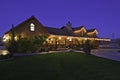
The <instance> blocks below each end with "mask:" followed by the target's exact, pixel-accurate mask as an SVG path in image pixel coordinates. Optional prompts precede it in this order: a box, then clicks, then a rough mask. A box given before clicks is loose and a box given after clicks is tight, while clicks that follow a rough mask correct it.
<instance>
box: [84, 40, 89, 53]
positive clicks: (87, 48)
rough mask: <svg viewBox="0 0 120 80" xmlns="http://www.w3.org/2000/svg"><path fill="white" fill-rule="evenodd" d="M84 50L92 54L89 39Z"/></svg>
mask: <svg viewBox="0 0 120 80" xmlns="http://www.w3.org/2000/svg"><path fill="white" fill-rule="evenodd" d="M83 50H84V52H85V53H86V54H90V52H91V45H90V41H89V40H87V41H86V42H85V45H84V49H83Z"/></svg>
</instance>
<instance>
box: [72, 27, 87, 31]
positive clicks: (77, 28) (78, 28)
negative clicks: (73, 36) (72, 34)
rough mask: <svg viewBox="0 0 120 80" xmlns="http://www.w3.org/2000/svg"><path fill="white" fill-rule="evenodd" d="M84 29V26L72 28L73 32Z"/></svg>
mask: <svg viewBox="0 0 120 80" xmlns="http://www.w3.org/2000/svg"><path fill="white" fill-rule="evenodd" d="M82 28H85V27H84V26H79V27H76V28H72V29H73V31H75V30H80V29H82Z"/></svg>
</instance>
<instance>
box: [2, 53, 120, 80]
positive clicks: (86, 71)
mask: <svg viewBox="0 0 120 80" xmlns="http://www.w3.org/2000/svg"><path fill="white" fill-rule="evenodd" d="M0 80H120V62H117V61H112V60H108V59H103V58H99V57H95V56H92V55H85V54H80V53H75V52H69V53H56V54H42V55H34V56H26V57H18V58H15V59H14V60H12V61H4V62H0Z"/></svg>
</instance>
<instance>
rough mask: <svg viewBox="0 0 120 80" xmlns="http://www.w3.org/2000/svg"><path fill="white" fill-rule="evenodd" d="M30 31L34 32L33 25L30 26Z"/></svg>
mask: <svg viewBox="0 0 120 80" xmlns="http://www.w3.org/2000/svg"><path fill="white" fill-rule="evenodd" d="M30 31H35V25H34V24H33V23H31V24H30Z"/></svg>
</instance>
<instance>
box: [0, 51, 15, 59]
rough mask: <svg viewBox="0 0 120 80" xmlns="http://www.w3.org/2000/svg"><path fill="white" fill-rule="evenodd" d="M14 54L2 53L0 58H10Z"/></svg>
mask: <svg viewBox="0 0 120 80" xmlns="http://www.w3.org/2000/svg"><path fill="white" fill-rule="evenodd" d="M12 56H13V54H10V53H8V54H6V55H3V54H1V55H0V60H3V59H9V58H11V57H12Z"/></svg>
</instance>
